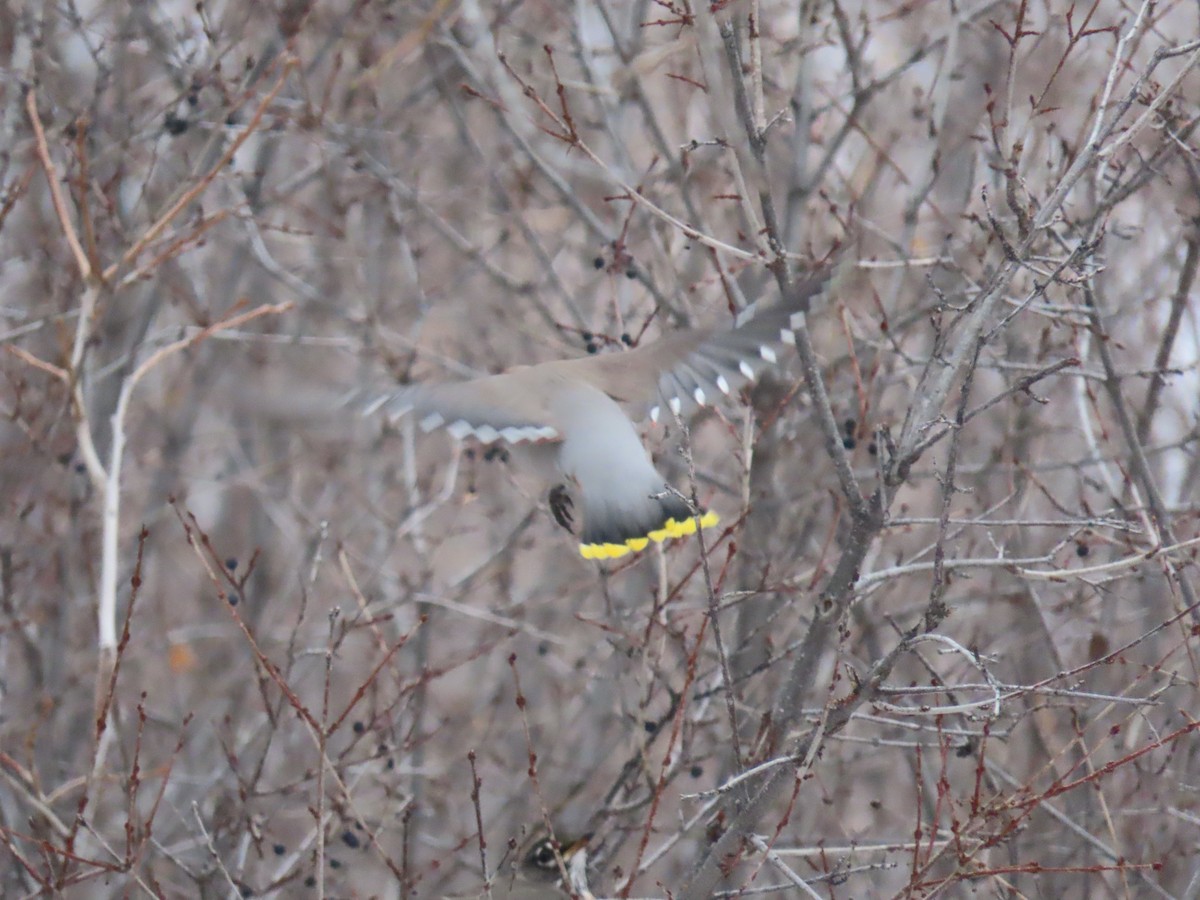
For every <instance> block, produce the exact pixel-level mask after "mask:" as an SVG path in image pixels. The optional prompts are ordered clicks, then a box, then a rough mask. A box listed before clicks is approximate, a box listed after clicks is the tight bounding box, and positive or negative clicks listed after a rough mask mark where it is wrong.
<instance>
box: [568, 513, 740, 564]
mask: <svg viewBox="0 0 1200 900" xmlns="http://www.w3.org/2000/svg"><path fill="white" fill-rule="evenodd" d="M697 521H698V522H699V523H700V527H701V528H712V527H713V526H714V525H716V524H717V523H718V522H720V521H721V517H720V516H718V515H717V514H716V513H715V512H713V511H712V510H709V511H708V512H706V513H704V514H703V515H700V516H698V517H696V518H691V519H684V520H683V521H682V522H680V521H678V520H677V519H667V521H666V522H664V523H663V526H662V528H656V529H654V530H653V531H651V532H650V533H649V534H647V535H646V536H645V537H635V538H629V539H628V540H626V541H624V542H622V543H620V544H613V543H604V544H580V545H579V555H580V556H582V557H583V558H584V559H619V558H620V557H622V556H624V555H625V554H627V553H631V552H632V553H640V552H642V551H643V550H645V549H646V548H647V547H648V546H649V545H650V542H651V541H654V542H655V543H656V544H661V543H662V542H663V541H665V540H666V539H667V538H681V537H686V536H687V535H689V534H695V533H696V522H697Z"/></svg>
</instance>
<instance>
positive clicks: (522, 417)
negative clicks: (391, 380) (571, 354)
mask: <svg viewBox="0 0 1200 900" xmlns="http://www.w3.org/2000/svg"><path fill="white" fill-rule="evenodd" d="M534 368H536V367H530V368H526V369H516V370H514V371H512V372H505V373H503V374H501V375H488V376H485V377H483V378H472V379H471V380H469V381H458V382H446V383H442V384H420V385H410V386H407V387H404V388H401V389H400V390H399V391H396V392H395V393H392V394H386V395H384V396H382V397H379V398H378V399H376V400H375V401H374V402H372V403H370V404H369V405H368V406H367V407H366V408H365V409H364V411H363V412H364V414H366V415H370V414H371V413H374V412H383V413H384V414H385V415H387V416H390V417H391V418H399V417H400V416H403V415H405V414H407V413H412V414H414V415H415V416H416V417H417V423H418V424H419V425H420V427H421V430H422V431H432V430H433V429H435V428H445V429H446V431H448V432H449V433H450V434H451V435H452V436H453V437H455V438H458V439H460V440H461V439H462V438H465V437H467V436H473V437H476V438H478V439H479V440H481V441H483V442H484V443H485V444H490V443H492V442H493V441H498V440H503V441H507V442H508V443H510V444H518V443H521V442H526V441H527V442H534V443H540V442H544V441H559V440H562V430H561V428H560V427H559V426H558V423H557V421H556V418H555V416H554V415H553V413H552V412H551V410H550V408H549V405H548V404H547V402H546V399H547V398H546V396H545V393H544V392H543V391H541V390H539V389H538V386H537V384H536V382H535V381H533V380H532V379H531V378H530V375H529V373H530V372H532V371H533V370H534Z"/></svg>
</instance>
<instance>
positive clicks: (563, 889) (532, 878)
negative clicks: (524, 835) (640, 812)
mask: <svg viewBox="0 0 1200 900" xmlns="http://www.w3.org/2000/svg"><path fill="white" fill-rule="evenodd" d="M591 837H592V836H591V835H590V834H588V835H584V836H583V837H581V838H578V839H573V840H566V839H563V840H560V841H557V842H556V841H555V840H554V838H552V837H550V836H549V835H548V834H547V833H546V830H545V829H544V828H538V829H536V830H535V831H534V834H533V837H532V838H531V839H530V840H529V841H527V842H526V846H525V848H524V849H523V850H522V851H521V852H520V853H519V854H518V855H517V856H515V857H514V858H513V859H512V860H511V861H509V862H506V863H504V864H502V865H501V866H500V869H499V871H497V872H496V874H495V875H494V876H493V877H492V879H491V880H490V883H489V885H488V887H487V889H486V891H485V892H484V893H485V894H486V895H487V896H490V897H492V898H493V900H566V898H567V897H568V896H577V897H581V898H588V897H592V896H593V895H592V893H591V891H589V890H588V889H587V871H586V870H587V844H588V841H590V840H591ZM564 876H565V879H564ZM567 885H570V888H569V890H570V893H568V888H567ZM481 896H483V894H481V893H480V892H478V891H476V892H474V893H471V894H458V895H455V896H454V897H451V898H447V900H466V898H467V897H470V898H475V900H478V898H479V897H481Z"/></svg>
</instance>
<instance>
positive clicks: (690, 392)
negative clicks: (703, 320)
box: [537, 272, 830, 421]
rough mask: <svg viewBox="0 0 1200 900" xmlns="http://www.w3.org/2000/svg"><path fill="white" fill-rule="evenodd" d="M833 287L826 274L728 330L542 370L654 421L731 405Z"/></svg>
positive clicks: (676, 336) (749, 312)
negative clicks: (720, 403) (724, 401)
mask: <svg viewBox="0 0 1200 900" xmlns="http://www.w3.org/2000/svg"><path fill="white" fill-rule="evenodd" d="M829 279H830V276H829V273H827V272H825V273H822V274H820V275H818V276H815V277H813V278H811V279H809V280H808V281H806V282H804V283H803V284H801V285H799V286H798V288H797V290H796V291H794V292H793V294H792V296H791V297H788V298H787V299H786V300H785V301H783V302H781V303H778V304H776V305H775V306H773V307H771V308H769V309H765V310H761V311H759V310H757V309H755V308H754V307H750V308H748V309H746V310H745V311H743V312H742V313H741V314H740V315H739V316H738V318H737V320H736V321H735V322H734V326H733V327H732V328H729V329H714V328H708V329H691V330H685V331H680V332H676V333H673V334H668V335H666V336H665V337H663V338H661V339H660V340H657V341H654V342H652V343H648V344H645V345H643V346H641V347H638V348H637V349H635V350H627V351H625V352H623V353H611V354H606V355H604V356H589V357H586V358H583V359H573V360H562V361H558V362H552V363H545V364H543V365H544V366H545V367H547V368H548V369H553V370H556V372H557V374H559V375H560V376H561V377H564V378H575V379H578V380H582V381H587V382H588V383H590V384H592V385H593V386H595V387H598V388H600V390H602V391H604V392H605V393H606V394H608V395H609V396H610V397H612V398H613V399H614V400H619V401H621V402H623V403H626V404H629V405H631V406H632V407H633V408H634V409H635V410H636V411H637V412H640V413H641V414H643V415H648V416H649V417H650V418H651V419H654V420H656V421H657V420H658V419H659V418H660V417H663V416H666V417H669V416H670V415H671V414H672V413H681V412H684V411H686V410H689V409H693V408H695V407H696V406H704V405H706V404H709V403H712V402H714V401H716V400H718V399H720V398H721V397H727V396H729V395H731V394H733V393H734V392H736V391H737V390H739V389H740V388H741V387H743V386H744V385H746V384H748V383H750V382H752V381H754V380H755V379H756V378H758V376H759V375H761V374H762V372H763V370H764V369H767V368H768V367H770V366H773V365H775V364H776V363H777V361H778V358H779V357H778V354H779V351H780V350H781V348H783V347H785V346H787V345H789V344H790V345H795V342H796V335H795V329H796V328H797V327H798V326H799V324H800V321H799V320H800V319H802V317H803V315H804V313H805V311H806V310H807V309H808V306H809V304H810V303H811V302H812V301H813V299H814V298H815V297H817V296H818V295H819V294H821V293H822V292H823V291H824V290H825V289H826V288H827V286H828V284H829ZM537 368H542V366H539V367H537Z"/></svg>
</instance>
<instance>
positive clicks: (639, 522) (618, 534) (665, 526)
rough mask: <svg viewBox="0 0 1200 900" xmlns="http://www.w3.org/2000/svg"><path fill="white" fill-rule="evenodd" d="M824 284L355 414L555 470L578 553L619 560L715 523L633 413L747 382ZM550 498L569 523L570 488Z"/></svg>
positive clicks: (677, 408) (704, 398)
mask: <svg viewBox="0 0 1200 900" xmlns="http://www.w3.org/2000/svg"><path fill="white" fill-rule="evenodd" d="M828 283H829V273H828V272H825V273H822V274H821V275H819V276H816V277H812V278H810V279H808V280H807V281H804V282H802V283H801V284H799V285H797V287H796V288H795V289H794V290H793V292H792V294H791V296H790V297H787V298H785V300H784V301H783V302H781V303H779V304H776V305H775V306H774V307H772V308H769V309H765V310H762V311H757V310H756V309H755V306H756V305H757V304H755V305H752V306H750V307H748V308H747V309H746V310H744V311H743V312H742V313H741V314H739V315H738V316H737V317H736V319H735V320H734V323H733V326H732V327H731V328H726V329H721V328H696V329H685V330H682V331H677V332H673V333H671V334H667V335H665V336H664V337H662V338H660V339H659V340H657V341H653V342H651V343H647V344H643V345H642V346H640V347H637V348H636V349H631V350H625V351H623V352H620V353H609V354H604V355H599V356H586V357H583V358H580V359H564V360H555V361H552V362H543V363H538V364H536V365H531V366H517V367H515V368H512V369H510V370H508V371H506V372H504V373H502V374H499V375H488V376H485V377H482V378H473V379H470V380H468V381H461V382H451V383H440V384H420V385H411V386H407V387H404V388H402V389H400V390H399V391H396V392H394V393H391V394H388V395H385V396H383V397H379V398H378V399H376V400H375V401H374V402H372V403H370V404H369V405H368V407H367V409H366V412H367V413H368V414H370V413H373V412H375V411H380V410H381V411H383V412H384V413H386V414H387V415H389V416H391V417H393V418H396V417H399V416H402V415H404V414H406V413H410V412H411V413H413V414H414V415H416V416H417V417H418V418H417V422H418V424H419V425H420V427H421V429H422V430H423V431H432V430H433V429H435V428H445V429H446V431H448V432H449V433H450V434H451V435H452V436H453V437H454V438H456V439H459V440H461V439H463V438H466V437H469V436H471V437H475V438H477V439H478V440H480V441H482V442H483V443H485V444H491V443H494V442H496V441H503V442H506V443H508V444H511V445H516V446H521V447H526V448H527V450H528V451H532V452H531V453H530V452H527V453H526V458H528V459H531V460H532V461H533V463H534V465H535V467H536V468H539V469H541V470H543V472H544V473H545V474H547V475H548V476H549V479H548V480H551V479H552V480H557V476H561V477H562V478H563V479H565V480H566V482H567V483H569V484H571V485H572V486H573V487H574V488H575V489H576V493H577V494H578V497H579V499H580V500H581V501H582V502H581V505H582V519H581V523H580V525H581V528H580V545H579V549H580V552H581V553H582V555H583V556H584V557H585V558H587V559H611V558H616V557H620V556H624V555H625V554H627V553H629V552H631V551H633V552H637V551H640V550H643V549H645V548H646V546H647V545H648V544H649V542H650V541H658V542H661V541H663V540H665V539H666V538H677V537H682V536H684V535H688V534H693V533H694V532H695V531H696V527H697V523H699V526H700V527H702V528H707V527H709V526H712V525H715V524H716V523H717V521H718V516H717V514H716V513H715V512H705V511H700V510H693V509H692V508H691V506H690V504H688V503H687V501H685V500H684V499H683V497H682V496H681V495H679V494H678V493H676V492H673V491H672V490H671V489H670V487H669V485H668V484H667V480H666V479H665V478H664V477H663V476H662V475H660V474H659V473H658V472H657V471H656V470H655V468H654V466H653V465H652V464H651V462H650V458H649V455H648V454H647V452H646V449H645V447H644V446H643V445H642V440H641V437H640V436H639V435H638V431H637V429H636V428H635V427H634V421H635V420H638V419H642V418H645V417H647V416H648V417H649V418H650V419H652V420H654V421H658V420H660V419H667V420H669V419H671V418H672V417H673V416H676V415H681V414H682V413H684V412H687V411H690V410H691V409H693V408H695V407H696V406H697V405H705V404H708V403H711V402H713V401H715V400H717V399H719V398H721V397H728V396H729V395H730V394H731V393H733V392H735V391H737V390H738V389H739V388H741V387H742V386H744V385H746V384H748V383H750V382H752V381H754V379H755V378H757V377H758V375H759V374H761V373H762V371H763V370H764V369H766V368H767V367H768V366H771V365H774V364H775V363H776V362H777V359H778V357H777V352H778V350H779V349H780V348H781V347H783V346H784V345H787V344H793V345H794V344H795V329H796V328H797V327H799V326H800V325H801V323H802V322H803V319H804V314H805V311H806V310H807V309H808V307H809V304H810V303H812V301H813V300H814V298H816V297H817V296H818V295H820V294H821V293H822V292H823V291H825V290H826V289H827V286H828ZM547 470H548V471H547ZM550 505H551V509H552V511H553V512H554V516H555V518H556V519H557V520H558V522H559V524H561V525H563V526H564V527H565V528H567V529H568V530H573V528H572V526H573V521H574V516H573V514H572V508H573V505H574V504H573V502H572V500H571V498H570V492H568V491H566V490H564V488H563V487H562V486H561V485H560V486H557V487H555V489H554V490H552V491H551V494H550Z"/></svg>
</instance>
